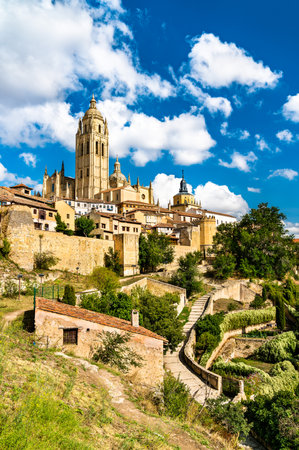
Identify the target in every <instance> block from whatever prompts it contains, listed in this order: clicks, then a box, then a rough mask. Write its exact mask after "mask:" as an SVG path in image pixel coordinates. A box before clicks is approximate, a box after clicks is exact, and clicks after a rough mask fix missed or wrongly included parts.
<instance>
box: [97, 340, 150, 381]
mask: <svg viewBox="0 0 299 450" xmlns="http://www.w3.org/2000/svg"><path fill="white" fill-rule="evenodd" d="M100 338H101V341H102V343H101V346H100V347H99V348H98V349H97V350H96V351H95V353H94V355H93V359H94V360H95V361H99V360H100V361H102V362H103V363H104V364H109V365H110V366H113V367H116V368H117V369H119V370H121V371H122V372H125V373H126V372H128V371H129V369H130V368H131V367H132V366H133V367H141V366H142V364H141V361H142V358H141V356H139V355H138V354H137V353H136V352H134V351H133V350H132V349H130V347H129V346H128V345H126V344H127V343H128V342H129V341H130V339H131V337H130V334H129V333H123V334H119V333H117V332H116V331H113V332H110V331H102V332H101V333H100Z"/></svg>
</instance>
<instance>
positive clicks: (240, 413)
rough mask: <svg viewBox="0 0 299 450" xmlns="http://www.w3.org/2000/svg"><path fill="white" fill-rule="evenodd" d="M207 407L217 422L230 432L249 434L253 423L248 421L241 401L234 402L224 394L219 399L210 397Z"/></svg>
mask: <svg viewBox="0 0 299 450" xmlns="http://www.w3.org/2000/svg"><path fill="white" fill-rule="evenodd" d="M207 408H208V411H209V412H210V414H211V416H212V417H214V418H215V419H216V420H217V422H219V423H221V424H222V425H223V426H224V427H225V428H227V430H228V432H229V433H232V434H235V435H237V436H239V435H240V433H242V435H244V436H247V435H248V433H249V431H250V429H251V425H250V424H248V423H247V421H246V419H245V415H244V408H243V406H242V405H241V403H232V402H231V401H228V399H227V397H224V396H223V395H222V396H220V397H218V398H217V399H209V400H208V402H207Z"/></svg>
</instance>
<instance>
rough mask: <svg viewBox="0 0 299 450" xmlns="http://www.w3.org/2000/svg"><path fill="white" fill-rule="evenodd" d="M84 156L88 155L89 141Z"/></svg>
mask: <svg viewBox="0 0 299 450" xmlns="http://www.w3.org/2000/svg"><path fill="white" fill-rule="evenodd" d="M86 155H89V141H87V144H86Z"/></svg>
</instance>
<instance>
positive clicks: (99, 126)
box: [99, 125, 101, 133]
mask: <svg viewBox="0 0 299 450" xmlns="http://www.w3.org/2000/svg"><path fill="white" fill-rule="evenodd" d="M100 132H101V125H99V133H100Z"/></svg>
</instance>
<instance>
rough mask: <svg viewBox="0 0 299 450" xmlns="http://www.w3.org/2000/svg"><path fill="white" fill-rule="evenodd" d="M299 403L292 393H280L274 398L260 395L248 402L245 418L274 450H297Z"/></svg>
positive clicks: (298, 445) (298, 442) (298, 444)
mask: <svg viewBox="0 0 299 450" xmlns="http://www.w3.org/2000/svg"><path fill="white" fill-rule="evenodd" d="M298 403H299V402H298V398H294V395H293V394H292V393H290V392H279V393H278V394H276V395H275V396H274V397H265V396H262V395H259V396H256V397H255V399H254V401H251V402H247V404H246V406H247V410H246V413H245V416H246V418H247V420H248V422H250V423H252V424H253V427H254V431H255V432H256V433H257V435H258V436H260V437H261V438H262V439H263V440H264V441H265V442H266V443H267V444H268V446H269V447H271V448H272V449H273V450H281V449H285V450H287V449H295V448H298V447H299V440H298V434H297V423H296V421H297V418H298V406H299V404H298Z"/></svg>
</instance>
